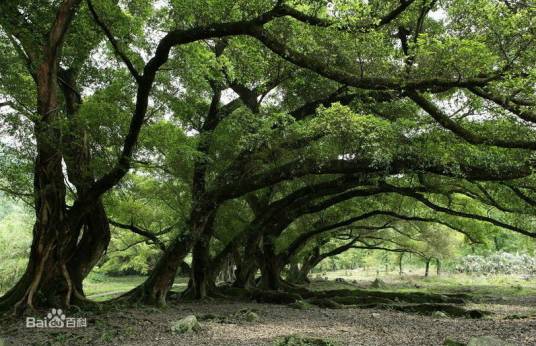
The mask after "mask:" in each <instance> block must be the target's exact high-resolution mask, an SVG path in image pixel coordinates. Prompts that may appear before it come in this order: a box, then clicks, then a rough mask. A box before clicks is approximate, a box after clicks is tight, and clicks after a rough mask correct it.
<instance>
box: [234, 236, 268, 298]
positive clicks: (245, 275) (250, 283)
mask: <svg viewBox="0 0 536 346" xmlns="http://www.w3.org/2000/svg"><path fill="white" fill-rule="evenodd" d="M250 231H251V232H250V235H249V237H248V239H247V241H246V246H245V248H244V256H243V258H242V261H241V262H240V263H239V264H238V265H237V268H236V280H235V282H234V284H233V286H234V287H240V288H251V287H254V286H255V273H257V270H258V268H259V265H258V263H257V255H258V253H259V243H260V240H261V239H262V237H261V235H260V232H256V231H255V230H250Z"/></svg>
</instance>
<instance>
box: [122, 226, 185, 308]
mask: <svg viewBox="0 0 536 346" xmlns="http://www.w3.org/2000/svg"><path fill="white" fill-rule="evenodd" d="M192 244H193V239H192V237H191V235H190V234H186V235H183V236H178V237H176V238H175V239H174V240H173V242H172V243H171V244H170V246H169V247H168V248H167V250H166V251H165V252H164V254H163V255H162V256H161V257H160V259H159V260H158V262H157V264H156V266H155V268H154V269H153V270H152V271H151V275H150V276H149V277H148V278H147V279H146V280H145V282H143V283H142V284H141V285H139V286H138V287H136V288H134V289H133V290H131V291H130V292H127V293H126V294H125V295H123V296H121V297H120V298H119V299H127V300H130V301H134V302H138V303H144V304H149V305H156V306H161V307H162V306H165V305H166V297H167V295H168V293H169V291H170V289H171V287H172V286H173V281H174V280H175V276H176V275H177V270H178V268H179V265H180V264H181V263H182V262H183V261H184V258H185V257H186V256H187V255H188V253H189V252H190V249H191V248H192Z"/></svg>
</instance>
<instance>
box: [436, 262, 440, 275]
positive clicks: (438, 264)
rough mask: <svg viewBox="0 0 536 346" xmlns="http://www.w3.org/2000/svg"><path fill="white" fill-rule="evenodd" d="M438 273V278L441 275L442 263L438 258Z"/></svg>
mask: <svg viewBox="0 0 536 346" xmlns="http://www.w3.org/2000/svg"><path fill="white" fill-rule="evenodd" d="M436 272H437V276H440V275H441V261H440V260H439V258H436Z"/></svg>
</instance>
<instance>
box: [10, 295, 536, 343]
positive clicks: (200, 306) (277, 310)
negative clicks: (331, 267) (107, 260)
mask: <svg viewBox="0 0 536 346" xmlns="http://www.w3.org/2000/svg"><path fill="white" fill-rule="evenodd" d="M244 308H248V309H252V310H253V311H256V312H257V313H258V315H259V316H260V318H259V320H258V321H255V322H247V321H245V320H244V319H243V318H240V317H238V316H237V315H235V314H236V313H237V312H238V311H239V310H240V309H244ZM496 311H497V312H499V313H501V310H500V309H496ZM516 311H517V312H518V313H519V312H522V311H520V310H516ZM511 312H512V311H511V310H507V311H503V312H502V313H501V315H503V316H494V317H493V319H484V320H470V319H451V318H433V317H429V316H421V315H415V314H407V313H400V312H393V311H385V310H381V311H380V310H364V309H354V308H349V309H343V310H329V309H320V308H316V307H313V308H311V309H310V310H296V309H292V308H289V307H287V306H282V305H266V304H251V303H241V304H235V303H232V302H231V303H230V302H205V303H182V304H173V305H172V306H170V308H168V309H166V310H163V311H160V310H156V309H142V310H140V309H132V308H130V309H127V310H124V311H114V310H111V311H107V312H106V313H104V312H103V313H99V314H96V315H94V316H93V317H91V318H90V320H89V322H88V324H89V326H88V327H87V328H84V329H76V330H68V331H57V330H56V331H50V330H30V329H27V328H24V327H22V326H21V324H22V323H21V322H18V323H8V324H7V325H5V324H4V325H3V327H2V334H4V335H6V334H7V335H8V337H7V339H6V341H7V344H13V345H32V344H34V345H44V344H51V345H88V344H91V345H112V344H113V345H273V344H274V341H276V340H277V339H278V338H280V337H283V336H287V335H291V334H301V335H305V336H311V337H321V338H324V339H329V340H332V341H335V342H337V343H338V344H340V345H441V344H442V343H443V342H444V340H445V339H446V338H453V339H456V340H458V341H468V339H469V338H470V337H471V336H480V335H492V336H496V337H499V338H501V339H504V340H508V341H510V342H513V343H515V344H518V345H535V344H536V319H533V318H524V319H513V320H511V319H503V317H504V316H506V315H507V314H510V313H511ZM190 314H195V315H197V316H203V315H205V314H214V315H217V316H228V318H227V320H226V321H225V322H217V321H201V325H202V328H203V329H202V330H201V331H200V332H199V333H196V334H189V335H173V334H172V333H171V331H170V327H169V326H170V323H171V322H172V321H175V320H177V319H180V318H182V317H184V316H187V315H190ZM4 322H5V321H4Z"/></svg>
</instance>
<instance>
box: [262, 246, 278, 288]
mask: <svg viewBox="0 0 536 346" xmlns="http://www.w3.org/2000/svg"><path fill="white" fill-rule="evenodd" d="M262 243H263V244H262V250H263V251H262V261H261V284H260V286H261V288H264V289H268V290H279V289H280V288H281V269H282V266H281V263H280V261H279V258H278V257H277V256H276V253H275V244H274V239H273V238H272V237H270V236H265V237H264V238H263V242H262Z"/></svg>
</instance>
